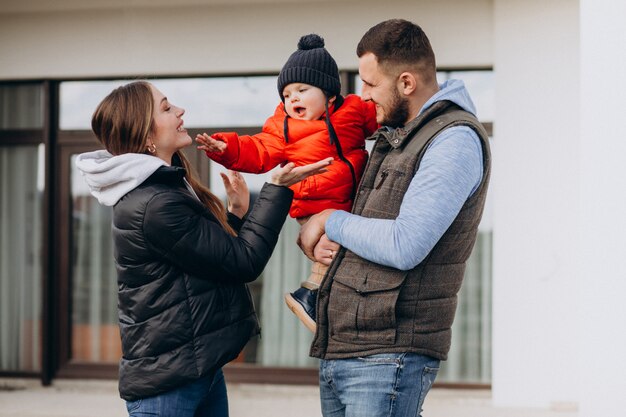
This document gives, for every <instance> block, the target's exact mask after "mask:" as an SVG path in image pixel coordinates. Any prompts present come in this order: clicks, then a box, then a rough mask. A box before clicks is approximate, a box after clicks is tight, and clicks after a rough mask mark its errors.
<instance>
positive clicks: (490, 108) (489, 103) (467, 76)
mask: <svg viewBox="0 0 626 417" xmlns="http://www.w3.org/2000/svg"><path fill="white" fill-rule="evenodd" d="M451 78H455V79H460V80H462V81H463V82H464V83H465V87H467V90H468V91H469V93H470V97H472V101H473V102H474V105H475V106H476V112H477V116H478V119H479V120H480V121H481V122H493V121H494V119H495V85H494V79H493V71H486V70H474V71H437V82H439V83H440V84H441V83H442V82H444V81H446V80H449V79H451ZM354 85H355V92H356V94H361V88H362V87H363V81H361V79H360V78H359V75H358V74H357V75H355V78H354Z"/></svg>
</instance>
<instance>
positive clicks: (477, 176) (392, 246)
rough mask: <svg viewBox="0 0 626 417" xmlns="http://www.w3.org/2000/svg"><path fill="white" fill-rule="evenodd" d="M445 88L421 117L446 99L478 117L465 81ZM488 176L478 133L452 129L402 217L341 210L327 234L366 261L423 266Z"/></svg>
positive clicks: (407, 198) (426, 161)
mask: <svg viewBox="0 0 626 417" xmlns="http://www.w3.org/2000/svg"><path fill="white" fill-rule="evenodd" d="M439 88H440V90H439V91H438V92H437V93H436V94H435V95H433V96H432V97H431V98H430V99H429V100H428V101H427V102H426V103H425V104H424V106H423V107H422V109H421V110H420V114H421V113H422V112H423V111H424V110H425V109H427V108H428V107H430V106H432V105H433V104H434V103H435V102H437V101H441V100H450V101H452V102H454V103H456V104H457V105H459V106H460V107H462V108H463V109H464V110H467V111H469V112H470V113H472V114H475V113H476V111H475V108H474V104H473V103H472V100H471V98H470V97H469V94H468V92H467V89H466V88H465V85H464V83H463V81H460V80H448V81H446V82H445V83H443V84H441V85H440V86H439ZM482 175H483V155H482V146H481V144H480V139H479V138H478V135H477V134H476V133H475V132H474V131H473V130H472V129H471V128H469V127H466V126H457V127H452V128H449V129H446V130H444V131H443V132H442V133H441V134H439V136H437V137H436V138H435V139H434V140H433V141H432V142H431V144H430V145H429V146H428V148H427V150H426V152H425V153H424V157H423V159H422V162H421V164H420V167H419V169H418V170H417V172H416V173H415V176H414V177H413V180H411V184H410V185H409V188H408V190H407V192H406V194H405V195H404V199H403V200H402V204H401V206H400V213H399V214H398V217H397V218H395V219H391V220H386V219H371V218H366V217H361V216H357V215H354V214H350V213H348V212H345V211H340V210H338V211H335V212H333V213H332V214H331V215H330V216H329V218H328V220H327V221H326V235H327V236H328V238H329V239H331V240H333V241H335V242H337V243H339V244H340V245H342V246H344V247H345V248H347V249H349V250H351V251H352V252H354V253H355V254H357V255H359V256H360V257H362V258H364V259H367V260H369V261H372V262H375V263H377V264H381V265H386V266H390V267H393V268H397V269H401V270H409V269H411V268H414V267H415V266H416V265H418V264H419V263H420V262H422V260H423V259H424V258H425V257H426V255H428V253H430V251H431V250H432V248H433V247H434V246H435V244H436V243H437V242H438V241H439V239H440V238H441V236H443V234H444V233H445V231H446V230H447V229H448V227H450V225H451V224H452V221H453V220H454V219H455V218H456V216H457V215H458V213H459V211H460V210H461V207H463V204H465V201H466V200H467V199H468V198H469V197H470V196H471V195H472V194H473V193H474V192H475V191H476V189H477V188H478V186H479V184H480V181H481V180H482ZM372 236H376V239H372Z"/></svg>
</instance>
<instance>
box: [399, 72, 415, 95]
mask: <svg viewBox="0 0 626 417" xmlns="http://www.w3.org/2000/svg"><path fill="white" fill-rule="evenodd" d="M416 89H417V79H416V78H415V75H414V74H412V73H410V72H403V73H402V74H400V76H399V77H398V90H399V91H400V93H402V94H404V95H405V96H410V95H411V94H413V92H414V91H415V90H416Z"/></svg>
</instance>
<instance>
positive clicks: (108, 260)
mask: <svg viewBox="0 0 626 417" xmlns="http://www.w3.org/2000/svg"><path fill="white" fill-rule="evenodd" d="M74 159H75V158H74V157H72V161H71V170H72V171H71V184H72V190H71V192H72V196H71V199H72V237H73V239H72V248H71V249H72V250H71V253H72V274H71V276H72V285H71V288H72V359H74V360H76V361H82V362H110V363H117V362H118V361H119V359H120V357H121V354H122V350H121V342H120V334H119V328H118V321H117V275H116V272H115V264H114V261H113V242H112V238H111V218H112V217H111V216H112V213H113V210H112V208H111V207H106V206H103V205H100V204H99V203H98V201H97V200H96V199H95V198H94V197H92V196H91V194H90V193H89V189H88V188H87V185H86V184H85V182H84V179H83V177H82V176H81V175H80V173H79V172H78V169H77V168H76V167H75V165H74Z"/></svg>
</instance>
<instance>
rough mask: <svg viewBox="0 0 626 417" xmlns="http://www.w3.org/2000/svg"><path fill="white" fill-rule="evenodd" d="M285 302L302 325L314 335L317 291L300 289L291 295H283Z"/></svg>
mask: <svg viewBox="0 0 626 417" xmlns="http://www.w3.org/2000/svg"><path fill="white" fill-rule="evenodd" d="M285 302H286V303H287V306H288V307H289V309H291V311H293V313H294V314H295V315H296V316H297V317H298V318H299V319H300V321H301V322H302V323H304V325H305V326H306V327H307V329H309V330H310V331H312V332H313V333H315V328H316V327H317V326H316V324H315V305H316V303H317V289H315V290H311V289H308V288H304V287H300V288H298V289H297V290H295V291H294V292H292V293H289V294H285Z"/></svg>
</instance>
